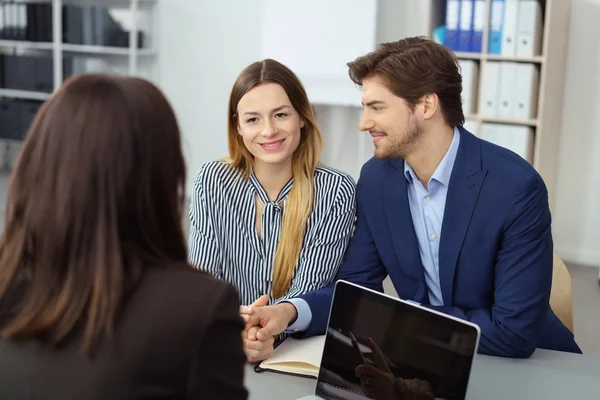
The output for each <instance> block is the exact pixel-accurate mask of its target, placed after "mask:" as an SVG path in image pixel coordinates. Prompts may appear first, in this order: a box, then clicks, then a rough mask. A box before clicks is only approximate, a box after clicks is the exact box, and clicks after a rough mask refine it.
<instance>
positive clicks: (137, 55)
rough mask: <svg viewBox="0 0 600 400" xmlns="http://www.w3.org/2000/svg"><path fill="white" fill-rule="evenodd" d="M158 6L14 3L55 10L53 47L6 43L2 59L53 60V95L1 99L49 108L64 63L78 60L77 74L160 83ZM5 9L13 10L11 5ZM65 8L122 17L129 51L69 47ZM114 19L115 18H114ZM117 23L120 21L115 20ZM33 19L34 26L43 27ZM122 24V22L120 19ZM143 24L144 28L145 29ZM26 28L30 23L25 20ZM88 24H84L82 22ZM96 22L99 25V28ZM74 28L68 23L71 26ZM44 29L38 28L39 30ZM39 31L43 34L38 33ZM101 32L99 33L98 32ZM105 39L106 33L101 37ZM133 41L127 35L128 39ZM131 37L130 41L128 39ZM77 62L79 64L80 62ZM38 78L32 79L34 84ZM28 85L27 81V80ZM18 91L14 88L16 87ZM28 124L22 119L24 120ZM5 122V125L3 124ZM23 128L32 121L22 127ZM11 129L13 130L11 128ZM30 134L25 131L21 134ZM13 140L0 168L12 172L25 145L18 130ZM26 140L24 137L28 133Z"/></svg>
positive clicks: (116, 0)
mask: <svg viewBox="0 0 600 400" xmlns="http://www.w3.org/2000/svg"><path fill="white" fill-rule="evenodd" d="M157 1H158V0H12V2H11V4H19V5H21V4H27V3H36V4H40V3H45V4H47V5H50V6H51V15H50V14H49V13H48V15H47V17H48V20H47V21H48V22H50V17H51V24H52V25H51V30H52V41H47V42H37V41H26V40H0V54H7V55H17V56H38V57H43V58H46V59H48V58H51V60H52V61H51V64H50V61H48V65H52V67H53V68H52V69H53V73H52V84H51V85H50V86H51V87H52V90H49V89H50V88H49V87H48V88H47V89H46V91H35V90H18V89H14V88H1V87H0V99H11V100H9V101H12V99H19V101H32V103H36V102H43V101H45V100H46V99H48V98H49V97H50V95H51V92H52V91H55V90H57V89H59V88H60V86H61V85H62V84H63V82H64V79H65V78H67V77H66V76H64V73H65V70H64V69H63V61H64V60H65V57H67V58H72V61H69V62H73V63H75V62H76V63H77V65H78V70H77V71H75V70H73V71H71V73H73V74H78V73H86V72H107V73H117V74H126V75H134V76H143V77H145V78H148V79H151V80H152V79H155V76H154V69H155V61H156V57H155V56H156V54H157V52H156V50H155V46H154V43H155V42H156V38H155V37H156V32H155V27H156V12H155V11H156V8H155V6H156V4H157ZM2 4H5V5H6V4H8V3H6V2H4V3H2ZM65 6H81V7H100V8H106V9H109V10H111V13H115V14H116V13H118V14H119V15H120V16H121V18H122V19H124V22H125V23H126V25H127V26H126V27H125V26H124V28H125V29H126V30H127V31H128V36H129V37H128V40H129V43H128V45H129V46H128V47H116V46H102V45H94V44H71V43H63V39H64V37H63V26H64V24H63V22H67V21H63V17H64V13H63V9H64V8H65ZM111 15H112V14H111ZM113 17H114V15H113ZM29 18H30V16H27V22H29V21H30V19H29ZM35 18H39V17H33V19H32V20H33V21H36V22H34V23H38V22H37V20H36V19H35ZM117 19H118V18H117ZM140 21H141V23H140ZM21 22H22V23H25V21H24V20H21ZM80 22H81V23H83V19H81V20H80ZM95 23H96V22H94V24H95ZM67 24H68V22H67ZM37 26H38V25H36V27H37ZM34 29H38V28H34ZM89 29H91V31H90V30H88V31H90V32H92V34H99V32H101V31H95V30H93V29H92V28H89ZM94 29H96V28H94ZM141 31H142V32H143V33H144V35H145V37H144V43H143V48H140V47H139V46H138V40H137V38H138V36H139V34H140V33H139V32H141ZM101 34H103V33H101ZM126 35H127V34H126ZM126 35H125V37H126ZM75 59H77V61H75ZM35 78H36V77H35V76H33V74H32V76H31V78H30V79H31V80H34V79H35ZM21 79H22V78H21ZM13 87H14V86H13ZM21 118H22V117H21ZM2 123H3V122H2V121H0V124H2ZM22 124H23V126H25V125H26V124H27V121H24V122H22ZM9 125H10V124H9ZM23 129H24V128H23V127H20V128H19V132H21V131H22V130H23ZM8 132H9V135H8V136H6V137H4V136H3V137H2V138H0V143H1V144H2V147H1V149H0V153H2V154H1V158H2V162H1V164H0V168H2V169H4V170H9V169H10V168H11V166H12V165H13V163H14V160H15V157H16V155H17V154H18V152H19V148H20V145H21V139H19V136H18V135H17V136H14V135H13V134H10V132H13V133H14V132H15V131H14V130H12V131H11V129H10V128H9V129H8ZM22 133H23V134H24V132H22Z"/></svg>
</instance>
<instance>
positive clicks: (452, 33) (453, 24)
mask: <svg viewBox="0 0 600 400" xmlns="http://www.w3.org/2000/svg"><path fill="white" fill-rule="evenodd" d="M459 23H460V0H447V1H446V40H445V45H446V46H447V47H448V48H450V49H451V50H454V51H458V43H459V37H458V35H459V30H458V29H459Z"/></svg>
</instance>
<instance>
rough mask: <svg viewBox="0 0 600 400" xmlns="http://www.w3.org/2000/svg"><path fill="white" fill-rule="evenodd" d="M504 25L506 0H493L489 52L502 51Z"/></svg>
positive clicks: (497, 52) (496, 52)
mask: <svg viewBox="0 0 600 400" xmlns="http://www.w3.org/2000/svg"><path fill="white" fill-rule="evenodd" d="M503 25H504V0H492V7H491V9H490V37H489V42H488V53H490V54H500V53H501V52H502V27H503Z"/></svg>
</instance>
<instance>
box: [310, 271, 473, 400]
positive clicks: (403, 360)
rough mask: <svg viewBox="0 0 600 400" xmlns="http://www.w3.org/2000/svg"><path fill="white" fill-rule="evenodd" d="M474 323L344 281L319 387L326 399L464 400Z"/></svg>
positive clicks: (339, 287) (334, 309)
mask: <svg viewBox="0 0 600 400" xmlns="http://www.w3.org/2000/svg"><path fill="white" fill-rule="evenodd" d="M478 340H479V331H478V328H477V327H476V326H474V325H472V324H468V323H466V322H463V321H458V320H455V319H453V318H450V317H447V316H442V315H440V314H437V313H434V312H431V311H429V310H425V309H423V308H420V307H416V306H413V305H410V304H407V303H405V302H401V301H398V300H396V299H392V298H390V297H387V296H384V295H382V294H380V293H376V292H373V291H370V290H366V289H363V288H360V287H357V286H355V285H352V284H348V283H346V282H343V281H340V282H338V283H337V285H336V289H335V296H334V301H333V304H332V308H331V314H330V317H329V326H328V329H327V337H326V340H325V348H324V350H323V358H322V361H321V369H320V373H319V378H318V381H317V389H316V394H317V395H318V396H320V397H322V398H325V399H382V400H386V399H403V398H406V399H448V400H454V399H464V398H465V396H466V392H467V385H468V381H469V374H470V371H471V364H472V362H473V357H474V354H475V353H476V348H477V345H478Z"/></svg>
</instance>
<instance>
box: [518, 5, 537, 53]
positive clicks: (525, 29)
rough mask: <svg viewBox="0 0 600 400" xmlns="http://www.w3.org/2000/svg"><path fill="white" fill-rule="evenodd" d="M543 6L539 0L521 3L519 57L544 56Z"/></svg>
mask: <svg viewBox="0 0 600 400" xmlns="http://www.w3.org/2000/svg"><path fill="white" fill-rule="evenodd" d="M542 25H543V23H542V5H541V4H540V3H539V1H538V0H520V1H519V23H518V27H517V53H516V54H517V56H522V57H532V56H538V55H540V54H542Z"/></svg>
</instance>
